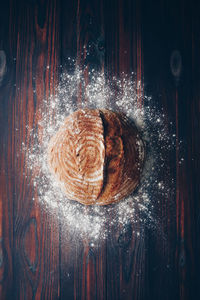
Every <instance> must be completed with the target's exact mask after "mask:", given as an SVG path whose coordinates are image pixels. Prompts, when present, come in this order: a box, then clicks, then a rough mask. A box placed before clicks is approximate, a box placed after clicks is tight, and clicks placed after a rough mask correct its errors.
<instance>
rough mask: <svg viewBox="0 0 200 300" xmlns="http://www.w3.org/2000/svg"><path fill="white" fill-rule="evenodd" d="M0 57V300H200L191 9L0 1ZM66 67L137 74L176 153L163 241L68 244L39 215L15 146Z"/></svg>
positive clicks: (196, 73) (196, 27) (195, 30)
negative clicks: (159, 110) (160, 112)
mask: <svg viewBox="0 0 200 300" xmlns="http://www.w3.org/2000/svg"><path fill="white" fill-rule="evenodd" d="M89 45H91V47H90V49H91V50H90V52H89V56H87V57H86V56H85V55H84V49H89V48H88V47H89ZM84 47H85V48H84ZM0 50H1V52H0V299H2V300H3V299H7V300H8V299H12V300H14V299H28V300H29V299H42V300H43V299H54V300H55V299H67V300H69V299H91V300H93V299H102V300H103V299H113V300H117V299H126V300H128V299H133V300H136V299H145V300H146V299H154V300H155V299H159V300H164V299H170V300H172V299H176V300H177V299H182V300H183V299H188V300H192V299H200V276H199V269H200V239H199V235H200V202H199V198H200V197H199V193H200V190H199V188H200V185H199V176H200V173H199V169H200V164H199V158H200V151H199V147H200V143H199V138H200V135H199V132H200V121H199V120H200V118H199V111H200V101H199V99H200V2H198V1H194V0H193V1H185V0H175V1H163V0H160V1H145V0H124V1H123V0H97V1H94V0H93V1H92V0H88V1H84V0H74V1H72V0H71V1H70V0H66V1H64V0H57V1H56V0H49V1H44V0H27V1H22V0H18V1H14V0H10V1H7V2H6V1H1V5H0ZM174 51H175V52H174ZM81 53H82V54H81ZM67 57H71V58H75V59H77V61H78V62H79V64H80V65H82V64H85V65H86V66H88V67H92V68H95V69H97V70H104V72H105V73H106V74H107V76H112V75H119V74H120V73H121V72H126V73H127V74H129V73H130V72H132V71H134V72H136V74H137V75H136V76H137V80H142V82H143V83H144V87H145V93H147V94H148V95H151V96H152V99H153V101H154V102H155V104H156V105H157V106H158V107H160V106H163V108H164V111H165V113H166V115H167V117H168V118H167V120H168V122H169V123H170V121H172V122H173V124H174V130H175V131H176V133H177V136H178V139H179V140H182V141H183V145H184V146H183V147H182V149H181V150H180V149H179V144H178V141H177V145H176V149H175V151H174V154H173V155H172V156H171V160H169V167H170V169H171V170H172V173H174V174H175V177H176V180H175V183H174V188H175V189H176V192H175V193H174V194H169V195H168V197H164V198H163V199H160V203H159V205H158V206H157V208H156V213H157V215H158V218H159V219H160V220H162V222H161V223H160V230H161V231H163V232H164V233H165V239H163V237H162V236H161V235H160V234H158V232H157V231H156V230H155V229H154V230H152V229H151V228H145V230H144V234H142V235H141V236H136V235H135V234H134V231H133V229H132V228H131V227H130V228H129V234H128V235H125V236H124V237H123V238H121V239H120V242H119V238H117V237H116V236H115V235H113V236H112V235H111V236H110V237H109V239H107V240H106V241H104V243H102V245H101V246H100V247H97V248H91V247H90V246H89V243H88V242H87V240H82V241H81V240H80V241H79V243H78V244H76V243H75V242H74V241H73V240H68V241H66V240H64V239H63V237H62V228H61V224H59V222H58V221H56V218H54V217H53V216H52V215H50V214H48V212H46V211H45V210H43V209H42V208H41V206H40V204H39V203H38V201H37V189H36V188H33V186H31V184H30V180H31V179H30V177H31V173H28V176H24V172H26V168H25V164H26V163H25V157H24V154H23V151H21V148H22V142H24V143H25V144H26V146H27V147H29V146H30V145H31V140H30V138H29V131H28V129H27V128H26V125H27V124H28V126H29V128H31V127H33V126H36V125H37V123H38V119H37V118H35V113H36V112H37V110H38V109H39V106H40V104H41V102H42V101H43V99H44V98H47V97H48V96H49V95H50V94H52V93H54V91H55V88H56V86H57V84H58V82H59V78H60V74H61V72H62V70H63V69H65V70H68V69H69V65H68V63H67V59H66V58H67ZM170 61H171V65H170ZM177 61H178V62H177ZM60 65H62V70H61V68H60ZM48 66H49V67H48ZM167 125H169V124H167ZM16 129H18V130H16ZM180 151H182V153H181V154H180ZM179 156H181V157H184V161H183V162H182V164H181V165H179V164H178V159H179ZM163 176H164V174H163ZM161 179H162V175H161ZM33 196H35V198H36V200H35V201H33V200H32V199H33ZM171 203H174V205H171ZM52 224H53V226H51V225H52Z"/></svg>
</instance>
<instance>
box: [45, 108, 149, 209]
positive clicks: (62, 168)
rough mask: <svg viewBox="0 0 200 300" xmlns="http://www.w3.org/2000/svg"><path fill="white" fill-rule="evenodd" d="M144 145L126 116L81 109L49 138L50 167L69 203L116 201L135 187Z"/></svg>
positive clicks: (138, 177)
mask: <svg viewBox="0 0 200 300" xmlns="http://www.w3.org/2000/svg"><path fill="white" fill-rule="evenodd" d="M143 162H144V143H143V141H142V139H141V137H140V136H139V132H138V130H137V128H136V126H135V125H134V124H133V123H132V122H130V121H129V120H128V119H127V118H126V116H125V115H124V114H121V113H116V112H112V111H110V110H100V109H94V110H92V109H81V110H78V111H76V112H74V113H72V114H71V115H69V116H68V117H67V118H66V119H65V121H64V124H63V125H62V126H61V127H60V129H59V130H58V131H57V133H56V134H55V135H54V136H53V137H52V138H51V139H50V142H49V147H48V164H49V168H50V171H51V172H52V173H53V174H54V175H55V177H56V178H57V180H59V181H60V182H62V185H63V187H64V191H65V193H66V196H67V198H68V199H71V200H76V201H78V202H80V203H82V204H86V205H91V204H98V205H107V204H110V203H113V202H118V201H120V200H121V199H123V198H124V197H126V196H128V195H129V194H130V193H132V192H133V191H134V190H135V188H136V187H137V186H138V184H139V181H140V177H141V172H142V167H143Z"/></svg>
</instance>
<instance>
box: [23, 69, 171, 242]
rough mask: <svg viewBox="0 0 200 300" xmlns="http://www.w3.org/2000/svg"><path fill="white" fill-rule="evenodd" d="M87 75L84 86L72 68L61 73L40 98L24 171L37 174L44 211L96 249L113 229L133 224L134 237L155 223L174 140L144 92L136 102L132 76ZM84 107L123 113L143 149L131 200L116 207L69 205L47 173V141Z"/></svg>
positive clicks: (80, 75)
mask: <svg viewBox="0 0 200 300" xmlns="http://www.w3.org/2000/svg"><path fill="white" fill-rule="evenodd" d="M88 75H89V83H87V84H86V82H85V78H84V71H81V70H79V69H78V68H75V69H74V71H73V72H71V73H67V72H63V74H62V76H61V79H60V83H59V85H58V87H57V88H56V93H55V95H52V96H51V97H50V98H48V99H44V101H43V104H42V106H41V108H40V110H39V111H38V112H37V114H38V115H39V119H40V122H39V124H38V125H39V126H38V128H37V130H36V129H32V130H31V131H30V132H31V135H32V138H33V140H34V141H35V142H34V146H33V147H32V149H25V150H26V153H27V158H28V167H29V168H32V169H35V174H36V175H35V177H34V179H33V185H34V187H35V188H36V187H37V191H38V199H39V202H40V204H41V206H42V208H43V209H46V210H47V211H48V213H49V214H52V215H54V216H55V218H59V221H60V224H62V227H63V228H64V230H65V229H66V232H70V233H71V234H72V236H74V237H75V236H79V237H81V238H84V237H87V238H88V239H89V240H90V242H91V245H92V246H95V244H97V243H98V242H99V240H104V239H106V238H107V237H108V235H109V234H111V233H112V232H116V230H118V231H120V232H125V231H126V230H127V227H128V226H129V225H133V230H135V234H136V235H139V234H141V230H140V231H137V228H138V224H139V226H140V227H141V226H143V225H142V224H155V223H156V220H155V217H154V204H155V201H156V202H159V201H160V200H159V199H161V198H162V197H167V195H168V194H169V193H170V192H171V190H172V186H173V179H172V181H171V184H169V182H167V181H166V182H165V180H164V179H163V180H162V181H160V180H159V178H162V176H160V174H161V173H162V172H164V173H165V172H167V169H166V157H168V153H169V152H170V151H172V149H174V144H175V135H174V134H173V135H172V136H170V134H169V131H168V129H167V127H166V125H165V115H164V113H163V111H162V110H158V109H157V108H156V107H155V104H153V101H152V99H151V97H148V96H146V95H144V91H142V93H141V95H142V96H140V99H139V96H137V94H138V93H137V90H138V89H140V90H141V86H140V85H141V83H140V82H136V80H135V79H134V78H135V75H134V74H131V75H126V74H121V75H120V77H119V78H116V77H113V78H109V79H107V78H106V77H105V75H104V74H102V73H97V72H96V71H95V70H92V71H90V72H89V74H88ZM80 91H81V93H80ZM140 101H142V104H141V103H140ZM84 107H88V108H107V109H111V110H113V111H117V112H119V111H121V112H124V113H125V114H126V115H128V117H129V118H130V119H132V120H133V121H134V122H135V123H136V125H137V127H138V129H139V131H140V133H141V136H142V138H143V140H144V142H145V144H146V159H145V166H144V170H143V175H142V178H141V183H140V185H139V187H138V188H137V190H136V191H135V192H134V193H133V194H132V195H131V196H129V197H127V198H126V199H124V200H123V201H121V202H119V203H117V204H112V205H108V206H95V205H94V206H84V205H82V204H79V203H78V202H74V201H70V200H69V199H67V198H66V196H65V194H64V192H63V191H62V189H61V188H60V183H58V182H57V181H56V180H55V178H54V177H53V176H52V175H51V173H50V171H49V168H48V164H47V151H46V150H47V146H48V143H49V140H50V138H51V137H52V136H53V135H54V134H55V133H56V131H57V130H58V129H59V127H60V125H61V124H62V123H63V121H64V119H65V118H66V117H67V115H69V114H70V113H72V112H74V111H75V110H77V109H80V108H84ZM165 177H166V176H165ZM165 177H164V178H165ZM134 228H135V229H134Z"/></svg>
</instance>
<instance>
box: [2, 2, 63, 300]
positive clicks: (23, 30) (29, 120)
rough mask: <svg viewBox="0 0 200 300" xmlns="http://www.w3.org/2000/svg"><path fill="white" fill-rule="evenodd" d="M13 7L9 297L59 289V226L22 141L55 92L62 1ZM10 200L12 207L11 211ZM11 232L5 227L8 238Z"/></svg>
mask: <svg viewBox="0 0 200 300" xmlns="http://www.w3.org/2000/svg"><path fill="white" fill-rule="evenodd" d="M9 10H10V11H9V19H8V20H9V39H7V40H8V42H9V45H10V53H9V54H10V57H9V60H10V61H11V62H12V64H11V70H12V73H11V74H13V73H14V76H12V77H11V79H10V80H11V84H10V89H11V93H10V94H12V97H9V100H8V102H7V103H6V104H5V111H6V112H8V120H6V121H7V123H6V121H5V122H4V123H3V127H4V128H7V126H8V128H9V131H8V136H7V138H6V139H7V141H8V142H7V143H6V144H5V148H4V149H3V153H4V157H5V156H6V154H7V153H8V157H9V161H10V162H9V165H8V167H7V170H8V172H10V173H11V174H12V177H10V176H9V174H7V181H8V187H7V190H8V192H9V193H10V195H8V194H7V195H6V197H7V201H8V202H7V204H6V205H5V211H4V213H5V215H7V216H8V217H9V214H10V213H12V214H13V215H12V216H11V217H10V220H9V222H10V223H9V224H8V223H7V224H6V223H5V227H6V228H7V230H10V231H11V233H10V235H11V238H12V236H13V249H12V253H11V254H12V259H13V263H12V274H11V271H9V275H10V277H9V278H7V280H8V281H7V282H9V281H10V286H11V288H12V289H11V293H10V294H11V295H10V298H9V293H8V294H5V299H13V297H15V298H16V299H31V298H32V299H41V298H42V299H57V298H58V297H59V289H60V282H59V280H60V278H59V227H58V223H57V221H56V220H54V219H53V218H52V216H50V215H47V214H46V212H44V211H42V210H41V207H40V205H39V203H38V198H37V190H36V189H34V188H33V186H32V182H31V179H32V176H33V174H32V172H31V170H30V169H28V168H27V163H26V160H25V154H26V153H24V152H23V149H22V148H23V147H22V143H24V144H25V146H26V148H27V149H30V148H31V147H32V145H33V138H32V137H31V136H30V130H31V129H32V128H37V122H38V119H36V118H35V113H36V112H37V110H38V109H39V106H40V103H41V102H42V100H43V99H44V98H45V97H48V96H49V94H51V93H53V92H54V89H55V84H56V82H57V78H58V65H59V55H58V54H59V47H60V45H59V28H58V24H59V19H58V17H59V4H57V2H56V1H48V2H43V1H41V2H40V1H37V3H36V2H35V1H33V2H32V1H28V2H23V1H20V2H19V3H16V1H10V3H9ZM13 61H14V63H13ZM48 66H50V67H49V68H48ZM36 130H37V129H36ZM2 184H3V183H2ZM33 198H35V201H33ZM9 199H12V200H9ZM10 201H13V203H12V204H10ZM10 205H13V210H12V209H11V211H10V212H8V209H9V206H10ZM52 224H53V226H52ZM51 226H52V227H51ZM10 227H13V228H12V230H11V229H9V228H10ZM6 235H7V233H6V232H5V238H6ZM8 254H9V253H8ZM11 254H9V256H10V255H11ZM11 262H12V260H11ZM9 269H11V267H9Z"/></svg>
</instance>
